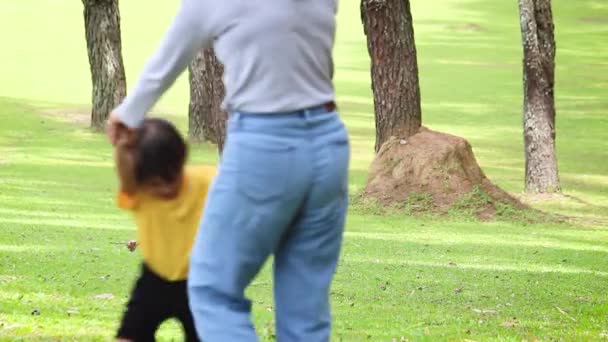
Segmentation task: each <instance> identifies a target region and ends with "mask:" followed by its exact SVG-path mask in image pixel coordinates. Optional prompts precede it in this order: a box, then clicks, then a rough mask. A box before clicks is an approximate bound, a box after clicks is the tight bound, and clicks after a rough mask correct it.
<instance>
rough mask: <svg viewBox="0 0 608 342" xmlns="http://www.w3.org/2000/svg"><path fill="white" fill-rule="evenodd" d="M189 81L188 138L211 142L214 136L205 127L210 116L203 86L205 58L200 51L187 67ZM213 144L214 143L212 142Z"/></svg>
mask: <svg viewBox="0 0 608 342" xmlns="http://www.w3.org/2000/svg"><path fill="white" fill-rule="evenodd" d="M188 71H189V79H190V104H189V108H188V137H189V138H190V139H191V140H194V141H199V142H200V141H207V140H212V139H213V137H214V134H212V132H211V131H210V128H209V127H206V126H205V123H206V121H205V118H208V117H209V116H210V115H211V114H210V113H211V106H210V103H211V101H208V99H207V98H206V97H205V95H206V94H207V93H208V90H207V89H206V84H205V58H204V53H203V50H201V51H200V52H199V53H198V54H197V55H196V57H194V60H192V62H191V63H190V65H189V66H188ZM212 142H215V141H212Z"/></svg>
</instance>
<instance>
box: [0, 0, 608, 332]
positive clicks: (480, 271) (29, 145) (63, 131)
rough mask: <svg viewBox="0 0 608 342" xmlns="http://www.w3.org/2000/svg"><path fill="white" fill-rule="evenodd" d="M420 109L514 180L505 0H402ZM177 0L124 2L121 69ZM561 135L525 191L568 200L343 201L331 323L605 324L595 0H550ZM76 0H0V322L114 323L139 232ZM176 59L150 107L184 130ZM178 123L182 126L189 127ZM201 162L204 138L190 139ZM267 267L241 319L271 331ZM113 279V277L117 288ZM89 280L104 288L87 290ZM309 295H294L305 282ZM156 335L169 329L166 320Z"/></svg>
mask: <svg viewBox="0 0 608 342" xmlns="http://www.w3.org/2000/svg"><path fill="white" fill-rule="evenodd" d="M413 2H414V3H413V16H414V20H415V29H416V38H417V44H418V58H419V64H420V78H421V86H422V97H423V121H424V124H425V125H426V126H428V127H430V128H432V129H436V130H441V131H445V132H449V133H452V134H456V135H460V136H463V137H465V138H467V139H468V140H469V141H470V142H471V144H472V145H473V149H474V152H475V154H476V156H477V159H478V161H479V163H480V165H481V166H482V168H483V169H484V171H485V172H486V174H487V175H488V176H489V177H490V178H491V179H492V180H493V181H494V182H495V183H497V184H498V185H500V186H502V187H503V188H505V189H506V190H508V191H510V192H512V193H514V194H518V195H519V194H520V193H521V191H522V188H523V152H522V151H523V147H522V136H521V106H522V86H521V57H522V56H521V55H522V53H521V47H520V35H519V20H518V14H517V5H516V1H492V0H483V1H466V0H465V1H462V0H459V1H457V0H433V1H422V0H416V1H413ZM177 3H178V2H177V1H161V2H159V3H158V4H156V3H155V4H154V5H153V6H150V5H149V4H147V2H145V1H143V0H131V1H122V3H121V6H122V7H121V9H122V15H123V18H122V19H123V22H122V28H123V53H124V57H125V62H126V67H127V76H128V83H129V84H131V85H133V83H134V82H135V78H136V77H137V74H138V72H139V70H140V69H141V67H142V64H143V62H144V61H145V58H146V56H147V55H148V54H149V53H151V52H152V51H153V49H154V47H155V45H156V43H157V40H158V37H159V35H160V34H162V32H163V30H164V28H165V26H166V25H167V24H168V22H169V21H170V19H171V17H172V15H173V13H174V11H175V8H176V6H177ZM553 5H554V14H555V20H556V28H557V32H556V34H557V45H558V56H557V88H556V96H557V110H558V113H557V118H558V119H557V134H558V142H557V144H558V159H559V164H560V176H561V179H562V185H563V189H564V192H565V193H566V194H567V196H566V197H557V198H553V199H549V200H543V201H539V199H538V198H529V199H528V200H529V201H530V202H531V203H532V205H533V206H535V207H537V208H540V209H543V210H546V211H549V212H552V213H558V214H561V215H567V216H569V217H571V219H569V220H567V221H566V222H565V223H534V224H530V223H526V222H525V221H522V220H518V219H516V216H517V215H514V214H513V213H512V214H513V215H509V213H507V215H506V216H505V217H504V218H501V219H499V220H497V221H493V222H479V221H476V220H474V219H473V218H471V217H470V216H469V215H467V214H466V213H462V212H454V213H452V214H450V215H448V216H445V217H426V216H425V217H410V216H408V215H406V214H399V215H382V214H380V212H381V210H377V209H378V208H374V207H373V206H364V205H360V204H356V205H354V206H353V207H352V208H351V211H350V213H349V218H348V223H347V232H346V238H345V242H344V249H343V253H342V259H341V262H340V264H339V267H338V272H337V275H336V279H335V282H334V285H333V288H332V294H331V299H332V304H333V312H334V330H333V336H334V340H337V341H340V340H342V341H401V340H414V341H419V340H422V341H437V340H439V341H441V340H452V341H454V340H465V339H467V340H474V341H487V340H506V341H520V340H528V341H530V340H534V339H539V340H564V341H571V340H578V341H592V340H601V339H608V298H607V293H608V116H607V113H608V97H607V96H606V94H607V90H608V3H606V2H605V1H600V0H577V1H568V0H554V1H553ZM358 8H359V2H358V1H355V0H342V1H341V3H340V13H339V18H338V20H339V21H338V25H339V29H338V35H337V45H336V48H335V60H336V86H337V91H338V100H339V104H340V107H341V111H342V113H343V117H344V119H345V120H346V122H347V125H348V127H349V130H350V133H351V138H352V148H353V160H352V172H351V192H352V193H353V194H356V193H357V192H358V191H359V190H360V189H361V187H362V186H363V185H364V184H365V180H366V176H367V167H368V165H369V163H370V162H371V160H372V158H373V142H374V136H373V134H374V125H373V104H372V101H371V90H370V81H369V59H368V57H367V51H366V46H365V39H364V36H363V33H362V30H361V25H360V22H359V13H358ZM81 10H82V9H81V4H80V2H78V1H70V2H68V1H40V0H19V1H4V2H2V3H0V22H2V23H3V25H5V26H6V27H10V28H11V29H10V30H8V29H7V30H2V32H0V39H2V41H3V44H4V45H3V49H2V52H1V54H0V56H1V57H0V58H1V59H0V60H1V61H2V62H1V63H0V340H7V341H13V340H20V339H21V340H26V341H30V340H62V341H63V340H74V341H86V340H109V339H111V337H112V336H113V334H114V331H115V329H116V326H117V324H118V321H119V318H120V315H121V312H122V310H123V307H124V304H125V301H126V299H127V296H128V292H129V290H130V287H131V284H132V281H133V278H134V277H135V276H136V274H137V272H138V264H139V262H140V259H139V256H138V255H137V254H134V253H130V252H128V251H127V250H126V248H124V246H122V245H120V243H122V242H125V241H126V240H129V239H132V238H134V236H135V231H134V225H133V223H132V221H131V220H130V218H129V217H128V216H127V215H126V214H123V213H120V212H119V211H118V209H116V207H115V205H114V196H115V190H116V182H115V179H114V175H113V170H112V157H111V156H112V151H111V149H110V147H109V145H108V144H107V143H106V141H105V139H104V137H103V136H102V135H99V134H95V133H92V132H90V130H89V129H88V128H87V125H86V120H87V116H86V115H87V114H86V111H87V109H86V108H87V103H88V101H89V96H90V76H89V72H88V64H87V59H86V49H85V45H84V34H83V22H82V17H81ZM187 101H188V92H187V82H186V79H185V78H184V77H182V79H180V80H179V81H178V82H177V84H176V86H175V87H174V88H173V89H172V90H171V91H170V92H169V93H168V94H167V96H165V97H164V98H163V100H162V101H161V103H160V104H159V105H158V106H157V109H156V113H157V114H163V115H165V114H168V115H169V118H171V119H172V120H174V121H175V122H176V123H177V124H178V125H179V126H180V128H182V129H185V127H186V119H185V110H186V109H187ZM184 133H185V130H184ZM191 155H192V162H193V163H206V164H213V163H216V161H217V155H216V152H215V149H214V147H213V146H207V145H198V146H192V153H191ZM271 290H272V282H271V279H270V266H269V265H268V266H267V267H266V268H265V269H264V271H263V272H262V273H261V274H260V276H259V277H258V278H257V279H256V280H255V281H254V283H253V284H252V286H251V288H250V289H249V294H250V296H251V297H252V298H253V300H254V321H255V324H256V326H257V328H258V333H259V334H260V336H261V337H262V338H263V339H272V337H273V334H274V327H273V304H272V296H271ZM110 294H111V295H110ZM99 295H102V296H99ZM302 300H303V301H304V300H306V298H302ZM159 338H160V339H161V340H172V339H173V340H176V341H177V340H180V332H179V327H178V325H177V324H176V323H174V322H168V323H167V324H166V325H164V326H163V327H162V329H161V332H160V333H159Z"/></svg>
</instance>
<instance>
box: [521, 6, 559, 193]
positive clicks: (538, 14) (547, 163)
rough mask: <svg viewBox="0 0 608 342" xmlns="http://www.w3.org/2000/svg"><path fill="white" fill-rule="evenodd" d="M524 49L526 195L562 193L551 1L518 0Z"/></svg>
mask: <svg viewBox="0 0 608 342" xmlns="http://www.w3.org/2000/svg"><path fill="white" fill-rule="evenodd" d="M519 12H520V23H521V34H522V43H523V50H524V60H523V83H524V118H523V126H524V146H525V158H526V166H525V168H526V176H525V189H526V192H533V193H546V192H559V191H561V187H560V181H559V175H558V169H557V158H556V155H555V101H554V86H555V37H554V25H553V15H552V13H551V1H550V0H519Z"/></svg>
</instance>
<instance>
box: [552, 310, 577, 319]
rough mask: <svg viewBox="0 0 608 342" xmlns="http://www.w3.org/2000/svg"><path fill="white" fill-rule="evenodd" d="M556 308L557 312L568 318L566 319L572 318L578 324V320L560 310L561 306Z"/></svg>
mask: <svg viewBox="0 0 608 342" xmlns="http://www.w3.org/2000/svg"><path fill="white" fill-rule="evenodd" d="M555 308H556V309H557V311H559V312H560V313H561V314H562V315H564V316H566V317H568V318H570V319H571V320H572V321H574V322H576V318H574V317H572V316H570V315H568V313H567V312H566V311H564V310H563V309H562V308H560V307H559V306H556V307H555Z"/></svg>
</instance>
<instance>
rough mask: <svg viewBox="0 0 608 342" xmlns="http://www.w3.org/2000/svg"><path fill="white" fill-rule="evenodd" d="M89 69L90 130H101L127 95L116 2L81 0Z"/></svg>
mask: <svg viewBox="0 0 608 342" xmlns="http://www.w3.org/2000/svg"><path fill="white" fill-rule="evenodd" d="M82 3H83V5H84V25H85V32H86V40H87V51H88V54H89V65H90V67H91V81H92V109H91V127H93V128H94V129H102V128H103V127H104V124H105V121H106V119H107V117H108V114H109V113H110V111H111V110H112V109H114V107H116V106H117V105H118V104H119V103H120V101H122V99H123V98H124V97H125V94H126V87H127V82H126V77H125V69H124V65H123V62H122V52H121V49H122V47H121V44H122V43H121V39H120V11H119V8H118V0H82Z"/></svg>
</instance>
